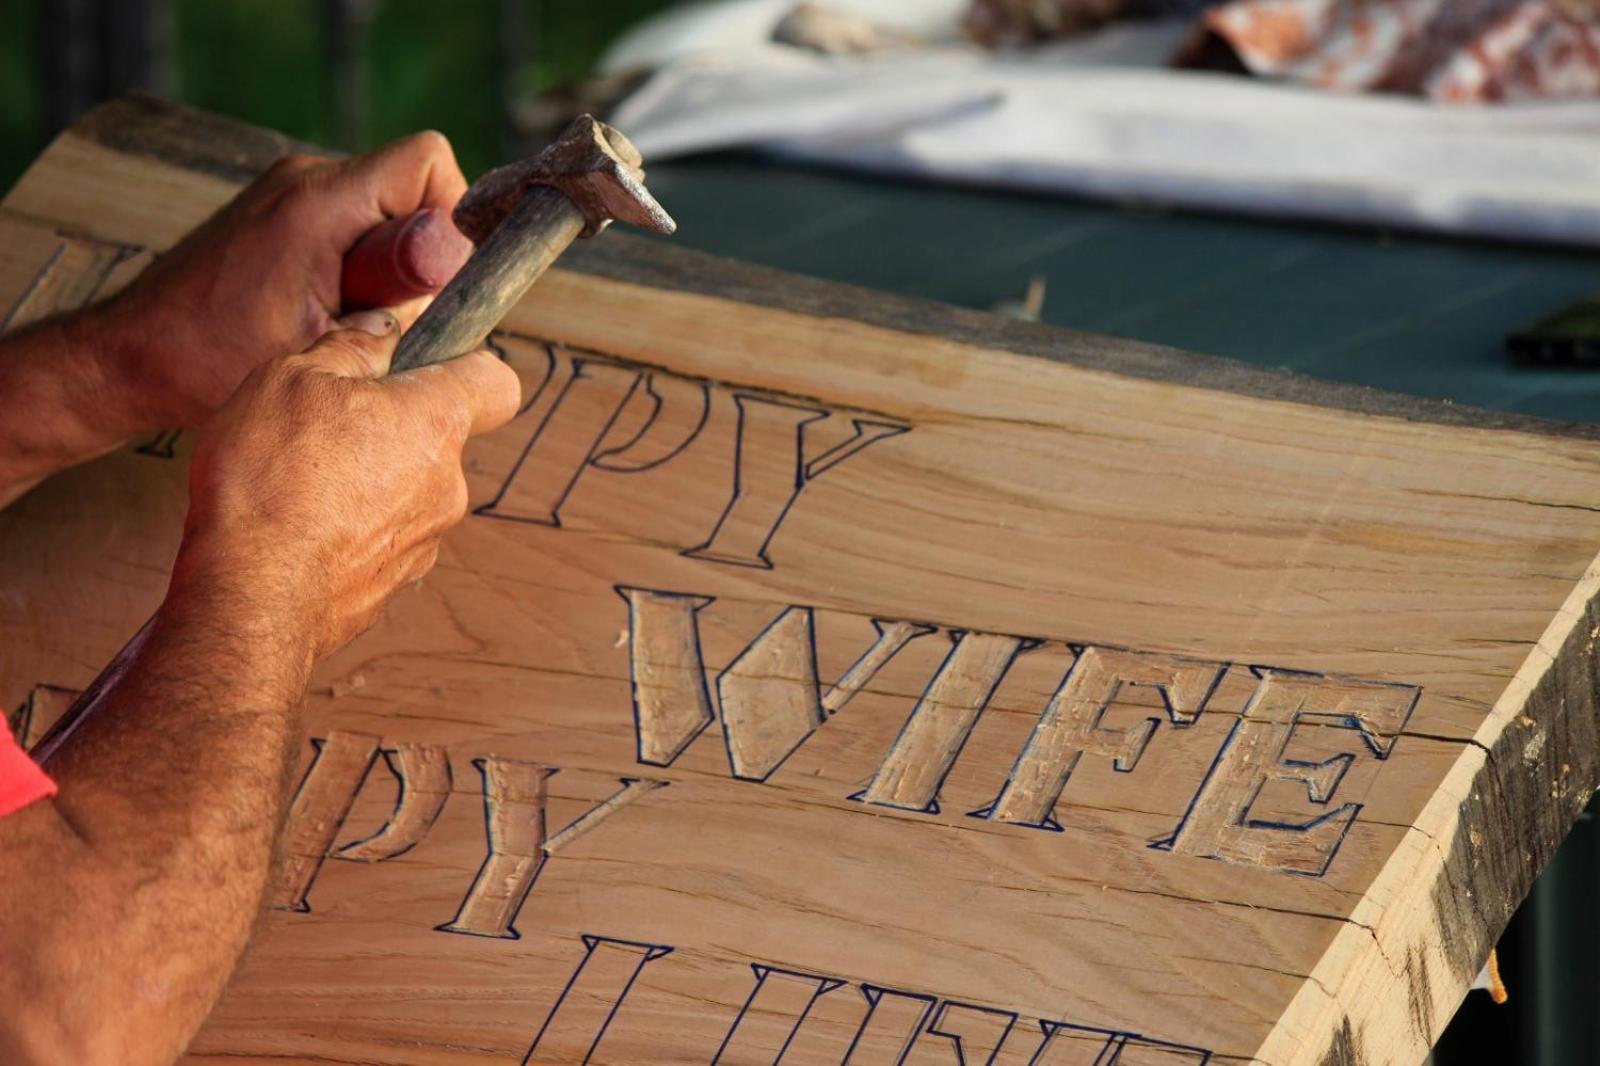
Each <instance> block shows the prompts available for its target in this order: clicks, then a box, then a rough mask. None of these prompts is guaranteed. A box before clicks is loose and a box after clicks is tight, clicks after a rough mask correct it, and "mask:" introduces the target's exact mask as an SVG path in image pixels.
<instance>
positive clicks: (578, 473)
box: [475, 334, 910, 569]
mask: <svg viewBox="0 0 1600 1066" xmlns="http://www.w3.org/2000/svg"><path fill="white" fill-rule="evenodd" d="M496 343H497V345H498V346H500V347H501V348H502V349H503V350H504V349H508V348H510V347H516V348H517V349H519V354H520V349H523V348H526V347H528V346H534V347H536V348H539V349H540V350H541V352H542V355H543V357H544V360H545V361H546V363H547V367H546V372H545V375H544V379H543V382H542V384H540V385H539V386H538V387H537V388H536V389H534V390H532V391H533V393H534V396H533V399H531V400H530V401H529V402H528V403H527V404H526V405H525V406H524V408H523V411H522V413H521V414H519V415H518V418H517V421H516V423H515V425H517V426H519V427H521V429H522V430H523V432H525V433H526V434H527V444H526V445H525V446H524V447H523V448H522V450H521V452H520V453H519V454H518V455H517V456H516V458H515V460H514V461H512V463H511V464H510V467H509V469H508V470H506V472H505V473H504V475H503V479H502V482H501V484H500V486H499V488H498V490H497V491H496V492H495V494H494V497H493V498H492V499H491V500H489V502H487V503H485V504H483V505H482V506H480V507H478V508H476V512H475V513H477V514H479V515H483V516H485V517H489V518H499V519H505V520H509V521H515V522H533V523H537V524H540V525H548V526H560V525H561V524H562V511H563V509H564V508H565V506H566V504H567V501H568V498H569V497H570V496H571V495H572V494H573V492H574V491H575V490H576V489H577V488H578V486H579V484H580V482H581V481H582V480H583V479H584V478H585V477H586V475H588V473H589V472H590V471H595V470H598V471H601V472H603V473H610V474H640V473H643V472H646V471H649V470H654V469H656V468H657V467H660V466H662V465H663V464H666V463H670V462H684V463H699V464H701V467H702V468H703V469H704V470H705V476H706V477H707V478H709V479H711V480H712V481H713V482H715V483H717V484H720V485H722V486H724V488H723V489H722V490H721V492H720V498H719V499H718V500H717V502H716V504H715V505H714V507H711V508H708V509H706V510H705V513H704V515H703V516H702V517H701V519H700V525H701V532H700V534H699V536H700V537H701V538H702V539H700V540H697V541H696V540H691V541H689V542H688V543H685V544H683V546H682V547H681V548H680V550H681V552H682V553H683V554H685V555H688V556H691V557H693V558H696V559H706V560H709V561H712V562H718V563H727V564H731V565H734V566H747V567H759V568H763V569H770V568H771V567H772V565H773V562H772V559H771V558H770V556H769V555H768V551H767V549H768V546H769V545H770V544H771V543H772V538H773V537H774V536H775V535H776V534H777V532H778V528H779V527H780V526H781V525H782V524H783V520H784V518H785V517H786V516H787V515H788V513H789V511H790V509H791V508H792V507H794V506H795V504H796V502H797V501H798V500H799V499H800V497H801V496H802V495H803V494H804V492H805V490H806V488H807V487H808V486H809V485H811V484H812V483H813V482H814V481H816V480H817V479H818V478H820V477H822V476H823V475H824V474H826V473H827V472H828V471H830V470H832V469H834V468H836V467H837V466H839V464H841V463H843V462H845V461H846V460H848V459H850V458H851V457H852V456H854V455H857V454H859V453H860V452H861V451H863V450H864V449H866V448H868V447H869V446H871V445H873V444H876V443H877V442H878V441H881V440H885V439H887V438H889V437H894V436H898V435H899V434H902V433H905V432H906V431H907V430H908V429H909V428H910V427H908V426H906V425H904V424H903V423H900V422H897V421H895V420H894V419H890V418H887V417H883V416H876V415H871V414H869V413H867V412H860V413H856V412H846V411H837V410H834V409H833V408H830V407H826V406H823V405H821V404H818V403H816V402H813V401H799V400H794V399H790V398H787V397H782V396H774V395H769V394H764V393H757V392H751V391H748V390H745V391H731V390H727V389H724V388H722V387H720V386H716V385H713V383H711V382H709V381H705V380H701V379H696V378H688V377H684V376H681V375H677V374H670V373H668V372H666V371H663V370H658V369H655V368H651V367H643V366H639V365H636V364H631V363H625V362H621V361H618V360H614V359H611V358H609V357H606V356H599V355H592V354H579V353H574V352H572V351H570V350H569V349H566V348H563V347H558V346H553V345H540V344H539V343H538V342H536V341H532V340H531V339H529V338H526V337H519V336H517V335H515V334H497V335H496Z"/></svg>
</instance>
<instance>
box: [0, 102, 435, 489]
mask: <svg viewBox="0 0 1600 1066" xmlns="http://www.w3.org/2000/svg"><path fill="white" fill-rule="evenodd" d="M465 189H466V181H465V179H463V178H462V176H461V171H460V169H459V168H458V167H457V166H456V162H455V157H454V156H453V155H452V154H451V152H450V145H449V144H448V143H447V142H446V141H445V139H444V138H443V137H441V136H440V135H439V134H437V133H419V134H416V135H414V136H411V137H407V138H405V139H404V140H400V141H396V142H394V143H393V144H391V145H389V146H388V147H386V148H381V149H379V150H378V151H376V152H373V153H372V154H370V155H366V156H362V157H360V158H358V159H351V160H347V161H343V162H329V161H327V160H318V159H314V158H312V157H309V156H290V157H288V158H286V159H283V160H281V161H280V162H278V163H277V164H276V165H275V166H274V167H273V168H272V169H271V170H269V171H267V173H266V174H264V175H262V177H261V178H260V180H258V181H256V182H255V184H253V185H251V186H250V187H249V188H247V189H245V190H244V191H243V192H242V193H240V194H239V196H238V197H237V198H235V199H234V200H233V202H232V203H230V204H229V205H228V206H226V207H224V208H223V209H222V210H221V211H220V212H218V213H217V215H216V216H215V217H213V218H212V219H211V220H210V221H209V222H207V223H206V224H205V225H203V226H201V227H200V228H199V229H198V230H196V231H195V232H194V233H192V234H190V235H189V236H188V237H187V238H185V239H184V240H183V241H182V242H181V243H179V244H178V245H177V246H176V247H175V248H173V249H172V250H171V251H168V252H166V253H165V254H163V255H161V256H160V257H158V258H157V259H156V261H155V262H154V263H153V264H152V265H151V266H150V268H149V269H148V270H146V271H145V272H144V273H143V274H142V275H140V276H139V278H138V279H137V280H136V281H134V283H133V284H132V285H130V286H129V287H128V288H127V289H126V290H124V291H123V292H122V293H121V294H119V295H118V296H116V297H114V298H113V299H111V300H110V301H108V302H106V303H103V304H98V305H96V306H94V307H91V308H89V309H87V310H85V311H82V312H79V313H76V314H72V315H68V316H65V317H62V318H55V319H50V320H47V321H45V322H40V323H37V324H35V325H34V326H31V327H29V328H27V329H24V330H22V331H20V332H18V333H15V334H10V335H7V336H6V337H4V338H0V396H4V397H6V400H7V402H8V403H9V404H10V405H11V407H12V408H13V409H15V410H25V411H28V412H29V417H28V418H13V419H9V420H5V421H3V422H0V506H4V505H5V504H7V503H9V502H10V501H11V500H13V499H15V498H16V497H17V496H20V495H21V494H22V493H24V492H26V491H27V490H28V489H29V488H31V487H32V486H33V485H35V484H37V483H38V482H39V481H40V480H42V479H43V478H45V477H48V476H49V475H50V474H52V473H54V472H55V471H57V470H60V469H61V468H63V467H67V466H71V465H73V464H74V463H80V462H83V461H84V460H85V459H91V458H93V457H94V456H96V455H100V454H102V453H104V452H108V451H110V450H111V449H113V448H115V447H117V446H118V445H119V444H121V443H122V442H123V441H126V440H128V439H129V438H131V437H136V436H139V435H141V434H145V433H151V432H155V431H157V430H161V429H180V428H190V427H194V426H197V425H199V424H200V423H201V422H203V421H204V420H205V419H206V417H207V416H208V415H210V413H211V412H212V411H214V410H215V409H216V408H218V407H220V406H221V405H222V403H223V401H224V400H226V399H227V398H228V396H229V395H230V394H231V393H232V392H233V390H234V389H235V388H236V387H237V386H238V384H239V382H240V381H242V380H244V377H245V375H247V374H248V373H250V371H251V370H253V369H255V368H256V367H257V366H259V365H261V364H262V363H264V362H266V361H267V360H268V359H270V358H273V357H275V356H279V355H282V354H283V353H284V352H298V351H300V350H302V349H304V348H305V346H306V345H308V344H310V343H311V342H312V341H313V340H315V339H316V338H317V337H319V336H321V335H322V334H323V333H325V332H327V331H328V330H329V329H330V328H332V326H333V319H334V316H335V315H337V314H338V313H339V280H340V274H341V268H342V266H343V261H344V256H345V253H346V252H347V251H349V249H350V246H351V245H353V244H354V243H355V242H356V240H357V239H358V238H359V237H361V235H362V234H364V233H365V232H366V231H367V230H369V229H371V228H372V227H373V226H375V225H377V224H379V223H380V222H383V221H384V220H385V219H386V218H392V217H398V216H402V215H409V214H411V213H412V212H413V211H417V210H420V209H421V208H424V207H440V208H449V207H452V206H453V205H454V204H455V202H456V200H457V199H459V198H460V196H461V193H462V192H463V191H464V190H465Z"/></svg>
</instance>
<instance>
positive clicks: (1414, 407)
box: [72, 93, 1600, 440]
mask: <svg viewBox="0 0 1600 1066" xmlns="http://www.w3.org/2000/svg"><path fill="white" fill-rule="evenodd" d="M72 132H73V133H74V134H76V135H78V136H80V137H84V138H86V139H89V140H92V141H95V142H96V143H99V144H101V145H103V146H105V147H108V148H111V149H114V150H116V151H119V152H124V153H128V154H132V155H141V156H147V157H152V158H156V159H160V160H162V161H164V162H171V163H178V164H180V165H182V166H185V167H188V168H190V169H192V170H197V171H201V172H204V173H208V174H211V175H214V176H216V177H220V178H223V179H225V180H228V181H234V182H243V181H248V180H249V179H251V178H253V177H254V176H255V175H256V174H258V173H260V172H261V171H262V170H264V169H266V167H267V166H268V165H270V164H271V163H272V162H273V161H274V160H276V159H277V158H279V157H280V156H282V155H284V154H286V153H288V152H291V151H306V152H321V153H323V154H327V153H326V151H325V150H324V149H319V148H316V147H314V146H310V145H305V144H302V143H300V142H296V141H293V140H291V139H289V138H287V137H285V136H283V135H282V134H279V133H275V132H273V131H270V130H265V129H262V128H260V127H256V126H251V125H247V124H245V123H242V122H237V121H234V120H232V119H227V118H223V117H220V116H217V115H213V114H209V113H207V112H204V111H199V110H196V109H194V108H189V107H184V106H182V105H178V104H172V103H168V102H166V101H164V100H160V99H158V98H156V97H153V96H149V95H146V94H142V93H137V94H133V95H130V96H127V97H124V98H122V99H120V100H114V101H112V102H110V103H106V104H102V105H100V106H99V107H96V108H95V109H93V110H92V111H90V112H89V113H88V114H86V115H85V116H84V117H83V118H82V119H80V120H79V121H78V123H77V124H76V125H74V126H73V128H72ZM561 265H562V267H563V268H564V269H572V270H577V271H580V272H583V273H587V274H594V275H597V276H599V277H605V278H611V279H614V280H617V281H624V282H631V283H633V284H637V285H645V286H650V287H654V288H665V289H674V290H679V291H684V292H692V293H698V294H702V295H708V296H716V297H720V298H723V299H727V300H735V301H738V302H740V303H747V304H754V305H757V306H761V307H771V308H774V309H778V310H783V311H791V312H795V313H799V314H806V315H812V316H814V317H821V318H849V319H853V320H855V321H858V322H862V323H865V324H867V325H871V326H877V327H881V328H885V329H892V330H898V331H900V332H904V333H913V334H923V335H931V336H936V337H941V338H944V339H947V340H952V341H956V342H959V343H963V344H969V345H972V346H974V347H979V348H994V349H1001V350H1004V351H1009V352H1013V353H1016V354H1019V355H1029V356H1034V357H1037V358H1043V359H1050V360H1054V361H1056V362H1062V363H1068V364H1071V365H1074V366H1080V367H1084V368H1086V369H1090V370H1102V371H1108V372H1111V373H1116V374H1122V375H1125V376H1128V377H1135V378H1143V379H1147V380H1152V381H1162V382H1168V383H1171V384H1174V385H1181V386H1186V387H1189V388H1199V389H1208V390H1213V391H1223V392H1231V393H1237V394H1241V395H1245V396H1253V397H1257V398H1259V399H1265V400H1278V401H1284V402H1288V403H1300V404H1308V405H1312V406H1316V407H1323V408H1333V409H1337V410H1345V411H1350V412H1353V413H1356V414H1363V415H1375V416H1382V417H1388V418H1400V419H1406V420H1409V421H1414V422H1429V423H1436V424H1440V425H1450V426H1466V427H1471V428H1475V429H1494V430H1512V431H1517V432H1522V433H1533V434H1539V435H1542V436H1555V437H1568V438H1578V439H1584V440H1600V425H1594V424H1588V423H1569V422H1559V421H1554V420H1551V419H1543V418H1533V417H1530V416H1526V415H1516V414H1508V413H1504V412H1497V411H1488V410H1484V409H1481V408H1476V407H1468V406H1461V405H1456V404H1450V403H1444V402H1441V401H1437V400H1428V399H1423V398H1420V397H1415V396H1407V395H1405V394H1402V393H1395V392H1387V391H1385V390H1382V389H1373V388H1368V387H1366V386H1361V385H1350V384H1344V383H1340V382H1331V381H1324V380H1321V379H1318V378H1312V377H1307V376H1304V375H1300V374H1296V373H1293V372H1291V371H1287V370H1277V369H1273V368H1269V367H1262V366H1257V365H1255V364H1251V363H1244V362H1240V361H1238V360H1234V359H1226V358H1223V357H1220V356H1211V355H1198V354H1194V353H1191V352H1185V351H1181V350H1179V349H1176V348H1169V347H1165V346H1162V345H1157V344H1146V343H1143V342H1140V341H1130V340H1119V339H1115V338H1112V337H1106V336H1101V335H1098V334H1093V333H1084V332H1080V331H1077V330H1069V329H1064V328H1061V327H1056V326H1047V325H1041V324H1039V323H1033V322H1019V321H1017V320H1014V319H1009V318H1004V317H1001V316H999V315H993V314H988V313H985V312H981V311H970V310H966V309H963V308H958V307H952V306H949V305H947V304H941V303H936V302H934V301H931V300H917V299H911V298H909V297H904V296H896V295H892V294H889V293H884V292H878V291H876V290H872V289H865V288H860V287H858V286H853V285H844V284H840V283H837V282H830V281H819V280H817V279H815V278H808V277H803V276H801V275H797V274H790V273H787V272H785V271H781V270H774V269H772V268H769V267H761V266H754V265H751V264H747V263H741V262H738V261H736V260H732V259H725V258H723V257H721V256H715V255H710V254H708V253H705V252H697V251H694V250H691V249H686V248H676V247H672V246H670V245H667V244H664V243H661V242H658V241H653V240H645V239H643V238H639V237H633V236H629V235H626V234H619V233H614V232H613V233H607V234H605V235H604V237H603V238H602V239H600V240H596V241H580V242H579V243H578V244H577V245H576V246H574V247H573V248H572V250H571V251H569V252H568V253H567V254H566V255H565V256H564V257H563V258H562V260H561Z"/></svg>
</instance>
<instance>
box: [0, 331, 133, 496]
mask: <svg viewBox="0 0 1600 1066" xmlns="http://www.w3.org/2000/svg"><path fill="white" fill-rule="evenodd" d="M114 314H115V312H114V311H112V310H111V309H110V308H109V307H108V306H105V305H102V306H98V307H95V308H91V309H88V310H85V311H82V312H78V313H76V314H71V315H64V316H60V317H57V318H53V319H49V320H47V321H44V322H40V323H37V324H35V325H32V326H29V327H26V328H24V329H22V330H19V331H17V332H15V333H11V334H7V335H6V336H4V337H0V399H4V401H5V404H6V409H7V410H8V411H9V412H11V415H10V417H8V418H5V419H3V420H0V507H3V506H5V505H6V504H7V503H10V502H11V501H12V500H14V499H16V498H17V497H18V496H21V495H22V494H23V493H25V492H27V491H28V489H30V488H32V487H33V486H34V485H35V484H37V483H38V482H40V481H42V480H44V479H45V478H46V477H49V476H50V475H51V474H53V473H55V472H56V471H57V470H61V469H63V468H65V467H68V466H72V465H75V464H77V463H81V462H83V461H85V460H87V459H92V458H94V457H95V456H97V455H101V454H103V453H105V452H108V451H111V450H112V449H113V448H116V447H117V446H118V445H119V444H121V443H122V442H123V441H125V440H127V439H128V438H129V437H132V436H134V435H135V434H137V433H139V432H141V431H143V430H144V429H146V428H151V429H157V428H160V427H158V426H149V427H147V426H146V425H145V422H146V421H147V420H146V419H144V418H142V417H141V414H140V412H138V411H137V410H134V409H132V406H133V405H132V404H131V403H130V399H129V398H130V396H131V395H132V390H131V389H129V388H128V387H127V383H125V382H120V381H118V380H116V379H115V372H114V371H112V370H111V369H110V368H112V367H114V366H116V365H117V358H118V357H117V353H115V352H114V351H112V349H113V348H115V347H116V345H117V344H118V343H119V342H118V338H117V330H116V328H115V326H114V325H113V324H112V319H113V316H114Z"/></svg>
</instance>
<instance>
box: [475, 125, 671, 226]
mask: <svg viewBox="0 0 1600 1066" xmlns="http://www.w3.org/2000/svg"><path fill="white" fill-rule="evenodd" d="M643 162H644V160H643V158H642V157H641V156H640V155H639V150H638V149H637V148H635V147H634V146H633V145H632V144H630V143H629V142H628V139H627V138H626V137H624V136H623V135H622V134H620V133H618V132H617V131H616V130H614V129H612V128H611V127H610V126H607V125H606V124H605V123H604V122H600V121H598V120H597V119H595V118H594V116H592V115H580V116H579V117H578V118H576V119H574V120H573V121H572V124H571V125H570V126H568V127H567V128H566V131H565V132H564V133H562V134H561V136H560V137H558V138H557V139H556V140H555V141H553V142H551V143H550V144H549V145H548V146H547V147H546V148H545V150H544V151H542V152H540V153H539V154H538V155H536V156H534V157H532V158H531V159H524V160H522V161H521V162H517V163H508V164H507V165H505V166H503V167H496V168H495V169H494V170H491V171H489V172H488V173H487V174H485V175H483V177H481V178H479V179H478V180H477V181H476V182H474V183H473V184H472V188H470V189H468V190H467V192H466V195H465V196H463V197H462V198H461V202H460V203H458V204H457V205H456V209H455V215H454V218H455V223H456V228H458V229H459V230H461V232H462V233H464V234H466V235H467V236H468V237H470V238H471V239H472V241H473V243H474V244H482V243H483V240H484V238H486V237H488V236H489V234H490V233H492V232H493V231H494V229H495V228H496V227H497V226H499V225H500V223H501V222H503V221H504V220H505V217H506V216H507V215H509V214H510V213H511V210H512V208H514V207H516V206H517V204H518V203H519V202H520V201H521V200H522V197H523V196H524V195H526V194H527V191H528V190H529V189H530V188H532V187H533V186H535V185H549V186H551V187H552V188H554V189H557V190H559V191H560V192H562V193H563V194H564V195H565V196H566V197H567V199H569V200H571V201H572V202H573V203H574V204H576V205H577V207H578V209H579V210H580V211H582V212H583V216H584V218H585V219H587V220H588V225H587V226H585V227H584V231H583V235H584V236H585V237H593V236H594V235H595V234H596V233H599V232H600V231H601V230H603V229H605V228H606V226H608V225H610V224H611V222H613V221H617V222H626V223H628V224H629V225H633V226H638V227H639V228H640V229H647V230H653V231H655V232H656V233H671V232H672V231H673V230H675V229H677V228H678V226H677V223H675V222H673V221H672V217H671V216H670V215H668V214H667V212H666V211H665V210H664V209H663V208H662V207H661V205H660V204H658V203H656V201H655V197H653V196H651V195H650V193H649V191H648V190H647V189H645V187H644V170H643V169H642V167H641V166H640V164H641V163H643Z"/></svg>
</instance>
